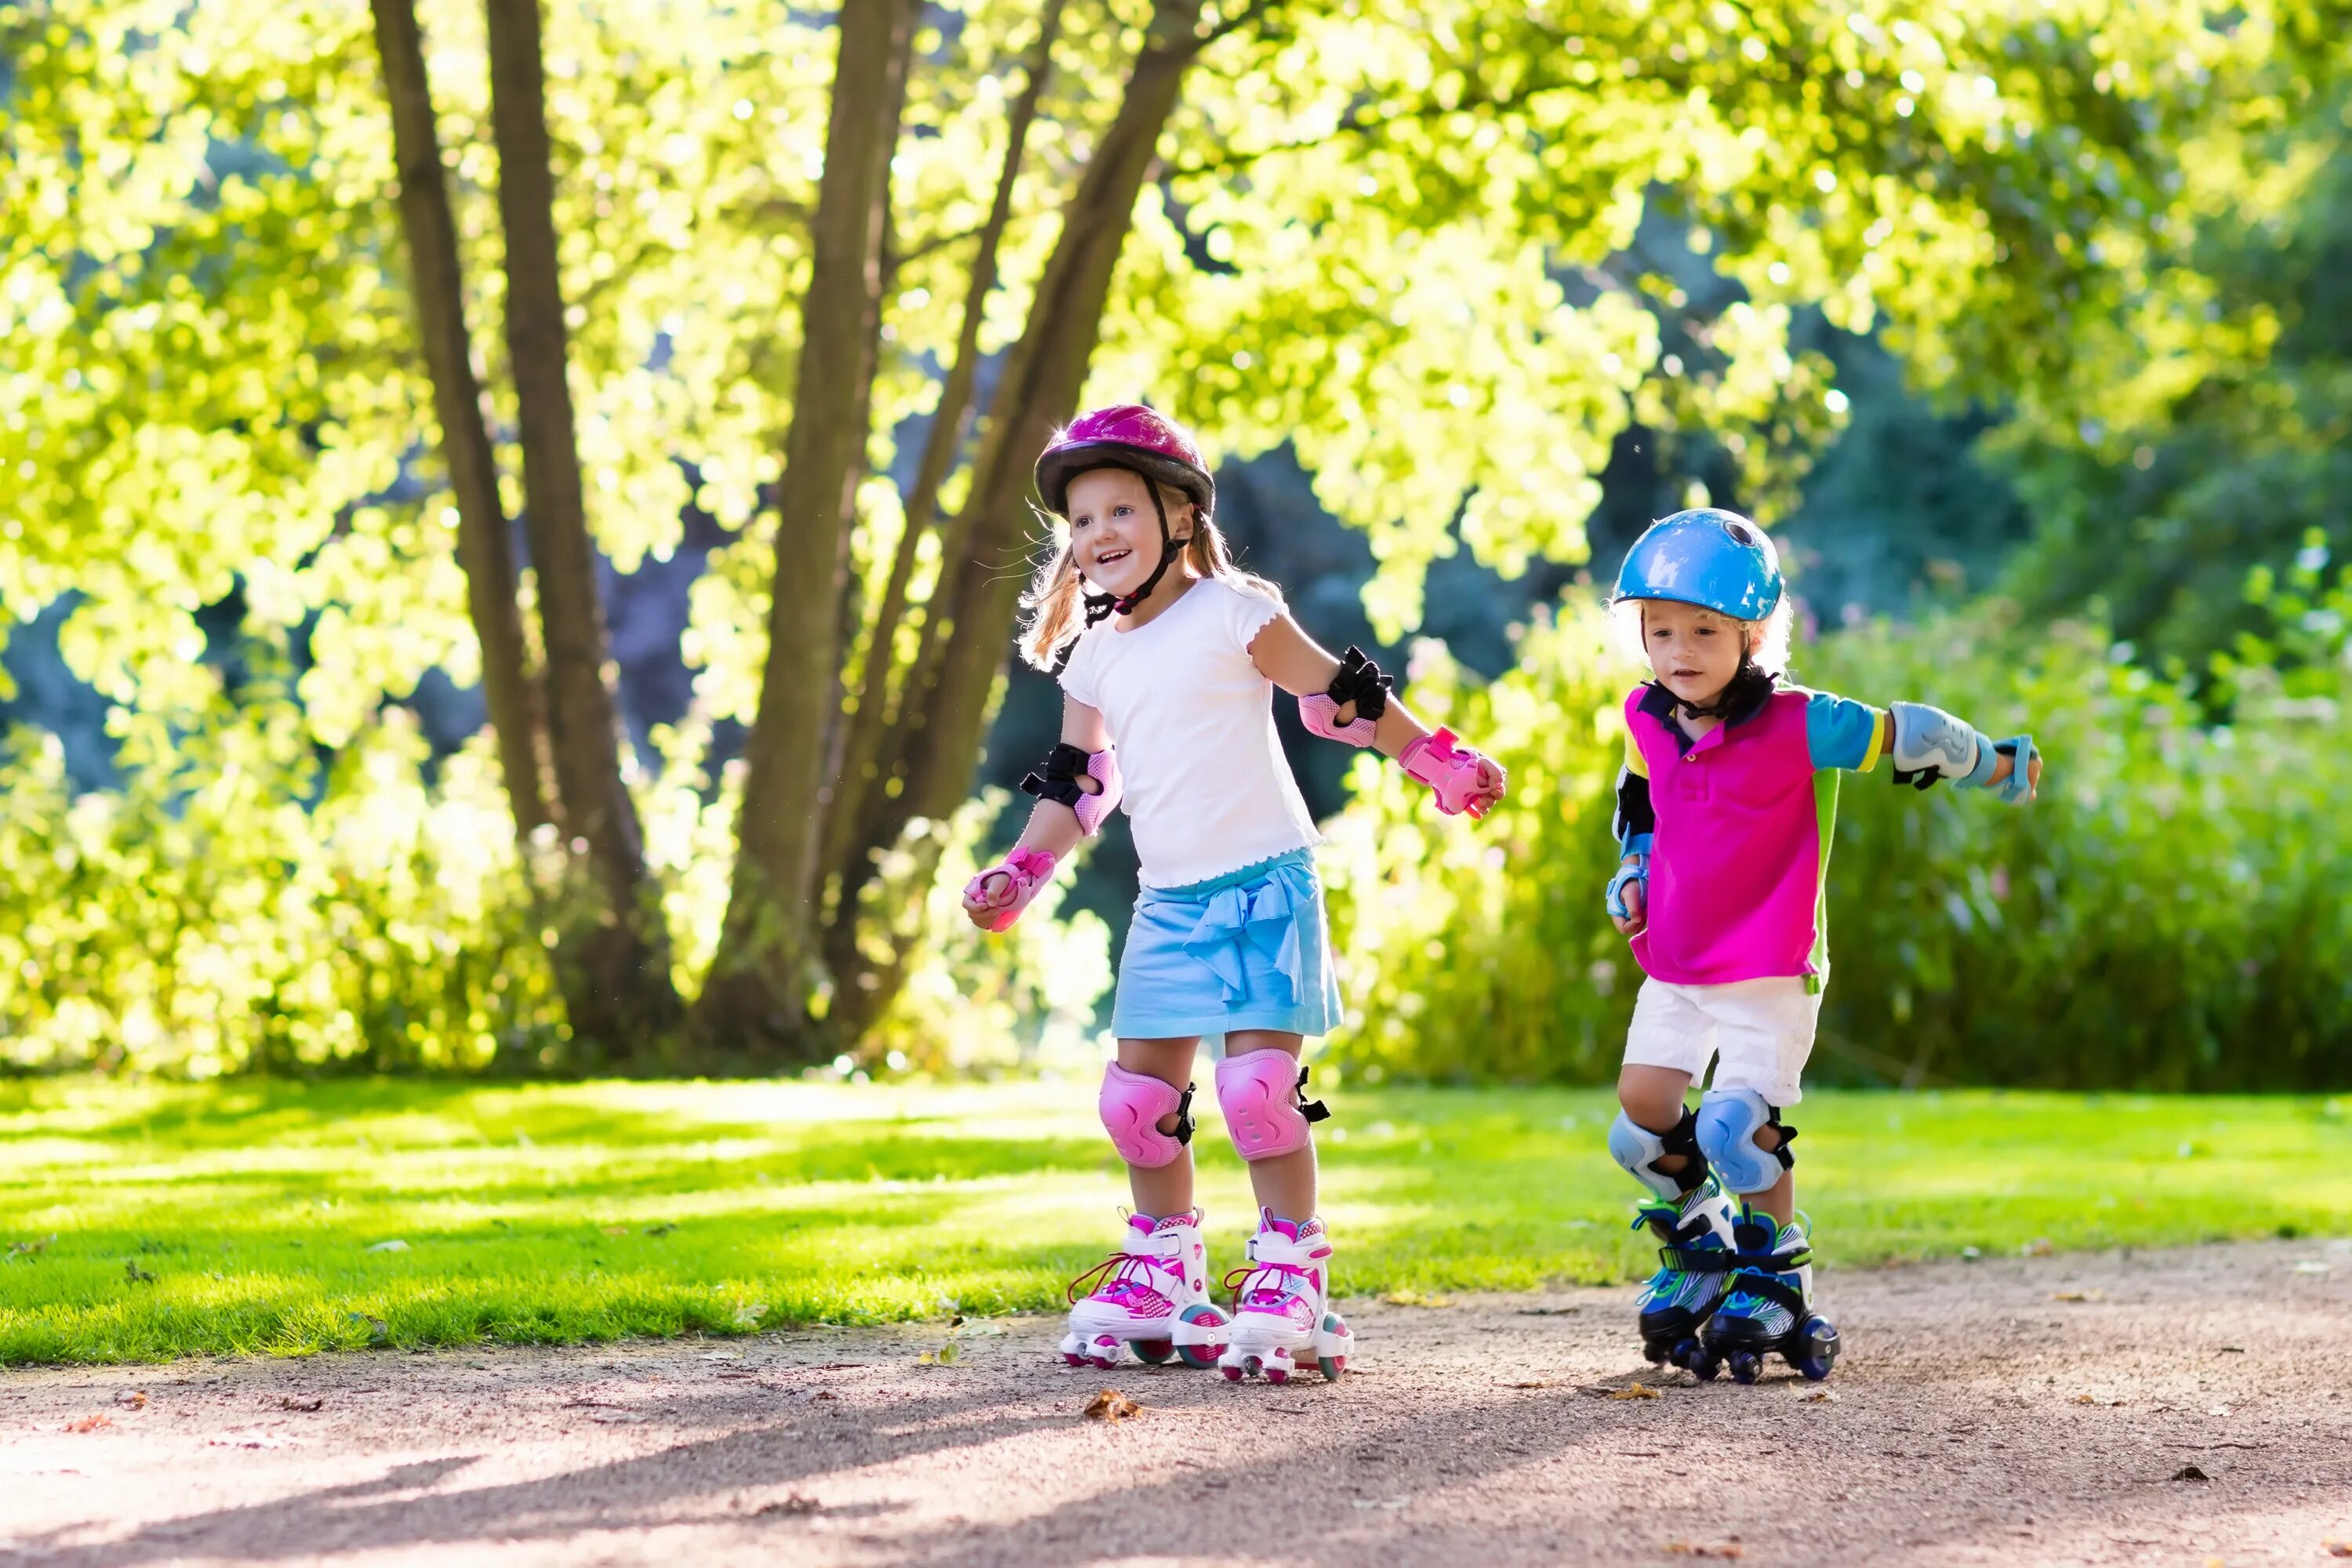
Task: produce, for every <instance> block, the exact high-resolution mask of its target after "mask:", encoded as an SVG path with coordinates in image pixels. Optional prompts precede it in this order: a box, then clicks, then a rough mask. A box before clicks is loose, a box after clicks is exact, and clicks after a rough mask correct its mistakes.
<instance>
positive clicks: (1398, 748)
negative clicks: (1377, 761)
mask: <svg viewBox="0 0 2352 1568" xmlns="http://www.w3.org/2000/svg"><path fill="white" fill-rule="evenodd" d="M1249 652H1250V658H1251V660H1252V661H1253V662H1254V663H1255V664H1256V666H1257V668H1258V671H1259V673H1261V674H1263V675H1264V676H1265V678H1266V679H1268V680H1271V681H1273V682H1274V683H1275V684H1276V686H1279V687H1281V688H1282V689H1284V690H1285V691H1287V692H1289V693H1290V694H1291V695H1292V696H1294V697H1296V698H1297V699H1298V700H1299V705H1300V707H1301V709H1302V710H1304V709H1305V708H1306V706H1307V703H1309V702H1312V701H1315V700H1317V699H1320V698H1325V697H1327V695H1328V696H1340V695H1341V694H1340V693H1339V692H1338V691H1337V690H1335V689H1333V686H1332V683H1333V680H1334V679H1335V678H1336V677H1338V676H1339V673H1340V669H1341V668H1342V667H1341V664H1340V661H1339V659H1337V658H1332V657H1331V655H1330V654H1329V653H1328V652H1327V651H1326V650H1325V649H1324V648H1323V647H1322V646H1321V645H1319V644H1318V643H1317V642H1316V640H1315V639H1314V638H1313V637H1308V636H1307V633H1306V632H1305V631H1303V630H1302V629H1300V627H1299V625H1298V623H1297V621H1295V620H1293V619H1291V618H1290V616H1289V615H1288V613H1287V612H1286V613H1284V614H1282V615H1278V616H1275V617H1274V619H1272V620H1270V621H1268V622H1266V624H1265V626H1264V628H1262V629H1261V630H1260V631H1259V632H1258V634H1257V639H1256V640H1255V642H1253V643H1251V644H1250V649H1249ZM1349 654H1350V655H1351V656H1353V657H1352V658H1350V660H1349V665H1350V667H1351V668H1352V667H1353V666H1356V665H1359V664H1360V663H1362V656H1361V655H1360V654H1357V653H1356V651H1355V650H1354V649H1353V648H1350V649H1349ZM1357 708H1358V703H1357V701H1356V700H1354V699H1353V698H1352V697H1348V698H1343V700H1340V701H1339V703H1338V705H1337V706H1336V707H1335V708H1334V709H1333V710H1331V712H1330V713H1329V714H1328V715H1327V716H1326V717H1325V719H1324V721H1323V723H1322V725H1321V726H1320V727H1318V726H1316V725H1310V726H1309V728H1314V729H1316V730H1317V732H1318V733H1319V734H1326V735H1334V736H1338V737H1339V738H1344V739H1349V740H1354V741H1355V742H1356V743H1357V744H1358V745H1370V746H1372V747H1374V748H1376V749H1377V750H1378V751H1380V752H1381V754H1382V755H1384V756H1390V757H1394V758H1395V759H1396V760H1397V761H1398V762H1399V763H1402V764H1403V767H1404V770H1405V772H1406V773H1410V774H1412V776H1413V777H1414V778H1417V779H1419V780H1421V781H1422V782H1423V784H1428V785H1429V786H1430V787H1431V788H1432V789H1433V790H1435V791H1436V792H1437V795H1438V804H1439V807H1440V809H1442V810H1444V811H1445V812H1447V813H1448V814H1449V815H1451V814H1452V813H1454V812H1457V811H1461V810H1465V809H1467V810H1468V811H1469V813H1470V815H1472V816H1485V815H1486V812H1487V810H1488V808H1489V807H1491V806H1493V805H1495V803H1496V801H1499V800H1501V799H1502V798H1503V785H1504V783H1505V778H1504V773H1503V768H1502V764H1500V763H1496V762H1495V761H1494V760H1492V759H1491V758H1487V757H1482V756H1480V755H1479V754H1478V753H1477V752H1474V751H1471V750H1469V749H1468V748H1467V747H1458V746H1456V745H1455V744H1454V736H1453V733H1452V732H1451V731H1446V730H1443V729H1439V730H1432V729H1431V728H1430V727H1429V726H1428V725H1426V724H1423V722H1422V721H1420V720H1419V719H1418V718H1416V717H1415V716H1414V715H1413V712H1412V710H1411V709H1409V708H1407V707H1406V706H1405V705H1404V702H1403V700H1402V699H1400V698H1398V697H1396V696H1394V695H1393V694H1390V693H1387V692H1385V691H1382V694H1381V712H1380V717H1379V719H1378V720H1377V721H1375V722H1374V723H1373V725H1372V727H1371V733H1370V735H1369V736H1364V735H1362V734H1361V731H1356V732H1355V733H1353V734H1344V735H1343V734H1341V732H1342V731H1350V730H1351V729H1352V728H1353V726H1355V724H1356V723H1357V721H1358V720H1359V719H1360V717H1361V715H1360V713H1359V712H1358V711H1357Z"/></svg>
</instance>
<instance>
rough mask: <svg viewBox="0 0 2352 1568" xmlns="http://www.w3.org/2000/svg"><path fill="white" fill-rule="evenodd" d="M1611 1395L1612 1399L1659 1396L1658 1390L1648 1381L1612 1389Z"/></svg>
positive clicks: (1652, 1397) (1653, 1397)
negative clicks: (1647, 1382)
mask: <svg viewBox="0 0 2352 1568" xmlns="http://www.w3.org/2000/svg"><path fill="white" fill-rule="evenodd" d="M1609 1397H1610V1398H1612V1399H1655V1398H1657V1397H1658V1391H1657V1390H1656V1389H1654V1388H1652V1387H1651V1386H1650V1385H1649V1384H1646V1383H1629V1384H1626V1385H1625V1386H1624V1387H1622V1388H1612V1389H1611V1390H1610V1391H1609Z"/></svg>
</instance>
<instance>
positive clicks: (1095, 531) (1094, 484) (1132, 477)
mask: <svg viewBox="0 0 2352 1568" xmlns="http://www.w3.org/2000/svg"><path fill="white" fill-rule="evenodd" d="M1160 499H1161V500H1162V501H1163V503H1164V504H1165V505H1166V506H1167V508H1168V536H1169V537H1170V538H1171V539H1173V540H1175V541H1177V542H1180V543H1181V542H1183V540H1184V539H1185V538H1186V537H1188V536H1189V535H1190V534H1191V533H1192V502H1191V501H1190V500H1176V499H1171V498H1170V497H1168V496H1167V495H1166V494H1164V493H1163V494H1162V496H1161V498H1160ZM1069 502H1070V550H1071V552H1072V553H1073V554H1074V555H1075V556H1076V559H1077V563H1078V570H1079V571H1080V572H1081V573H1084V574H1086V579H1087V582H1089V583H1091V584H1094V585H1095V586H1096V587H1097V588H1098V589H1100V590H1101V591H1102V592H1104V593H1106V594H1124V593H1127V592H1129V590H1131V589H1135V588H1139V587H1141V586H1142V585H1143V580H1144V579H1145V578H1146V577H1149V576H1150V575H1151V572H1152V568H1154V567H1156V566H1158V565H1159V564H1160V514H1159V513H1158V512H1157V511H1155V510H1152V506H1151V490H1150V481H1149V480H1147V479H1144V477H1143V476H1142V475H1141V474H1139V473H1136V472H1134V471H1133V470H1132V469H1129V468H1089V469H1087V471H1086V472H1085V473H1083V474H1080V475H1079V476H1078V477H1077V478H1076V479H1072V480H1071V481H1070V496H1069Z"/></svg>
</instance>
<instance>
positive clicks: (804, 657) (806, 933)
mask: <svg viewBox="0 0 2352 1568" xmlns="http://www.w3.org/2000/svg"><path fill="white" fill-rule="evenodd" d="M913 21H914V12H913V6H912V5H911V0H844V4H843V5H842V9H841V20H840V25H839V28H838V36H839V40H840V41H839V45H838V48H839V54H838V56H837V57H836V63H835V68H834V84H833V96H832V112H831V116H830V119H829V121H828V122H827V125H826V129H825V159H824V183H823V184H822V185H821V186H820V187H819V190H818V194H817V208H816V216H815V219H814V224H813V226H812V240H813V248H814V256H813V265H812V268H811V271H810V276H809V287H808V291H807V293H806V295H805V296H804V297H803V300H802V311H801V320H802V338H801V358H800V368H799V374H798V381H797V384H796V385H795V387H794V390H793V423H792V429H791V431H790V432H789V434H788V435H787V436H786V437H785V444H784V470H783V475H782V481H781V482H780V484H779V486H778V489H777V513H778V516H777V523H776V570H775V579H774V586H773V589H772V595H771V599H770V607H769V616H768V661H767V667H766V668H765V670H764V671H763V672H762V676H761V688H760V707H759V712H758V715H757V717H756V719H755V721H754V724H753V728H752V732H751V740H750V742H749V743H748V744H747V746H746V748H745V766H746V773H745V778H744V788H743V805H742V816H741V819H740V823H741V825H740V830H739V833H740V842H739V846H738V852H737V856H736V863H735V878H734V886H733V888H732V889H730V897H729V901H728V910H727V920H726V923H725V925H724V927H723V928H722V930H721V931H720V934H719V952H718V954H717V956H716V958H715V959H714V961H713V963H712V964H711V970H710V975H709V981H708V982H707V983H706V984H705V986H704V988H703V994H702V1000H701V1003H700V1005H699V1016H698V1034H699V1035H700V1036H701V1037H702V1038H703V1040H704V1042H705V1043H706V1045H709V1046H710V1047H716V1048H718V1049H720V1050H724V1051H728V1052H735V1051H742V1052H747V1053H750V1054H751V1055H754V1056H759V1057H765V1058H770V1059H782V1060H805V1059H810V1058H813V1057H814V1056H816V1055H820V1054H828V1053H824V1051H823V1047H822V1044H821V1042H819V1040H818V1039H817V1037H816V1036H815V1035H814V1034H813V1033H812V1032H811V1031H810V1030H809V1029H808V1027H807V1022H808V1020H807V999H808V997H809V995H810V994H811V993H812V991H814V989H815V987H816V986H817V985H818V984H820V982H821V979H822V976H821V974H820V973H819V965H818V963H816V962H815V957H814V952H813V950H812V942H811V938H812V935H813V932H814V912H815V906H816V898H817V895H818V893H819V891H820V889H818V888H817V886H816V878H815V871H816V849H817V846H818V845H819V843H820V842H821V841H822V835H823V832H824V806H825V801H824V794H825V791H824V784H825V777H824V773H825V762H826V757H827V752H828V751H829V749H830V736H831V733H832V731H833V726H834V724H835V721H836V719H837V717H838V714H839V711H840V698H839V695H838V693H839V687H838V685H837V682H838V681H839V679H840V670H841V652H842V646H843V643H844V640H845V639H844V637H842V626H841V622H842V605H843V599H844V584H845V578H846V574H847V572H848V568H849V532H850V524H851V521H852V519H853V517H854V514H855V507H856V485H857V479H858V478H859V476H860V475H861V473H862V472H863V470H864V466H865V465H864V458H865V451H866V437H867V418H866V407H865V401H866V400H865V398H864V397H863V396H862V395H860V390H861V389H863V388H866V387H869V386H870V385H871V378H872V374H873V365H872V363H871V362H872V358H873V342H874V340H873V334H872V331H871V324H872V323H873V322H874V321H875V320H876V318H875V316H874V315H873V314H872V312H873V311H875V310H878V309H879V304H880V293H881V287H882V259H883V258H882V237H883V233H884V229H885V224H886V213H885V207H886V204H887V196H888V188H889V187H888V176H889V166H890V158H891V155H892V153H894V152H895V151H896V149H897V143H898V120H899V112H898V110H899V107H900V105H901V104H902V103H903V94H904V89H905V72H906V69H907V57H908V48H909V46H910V44H911V41H912V31H913Z"/></svg>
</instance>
